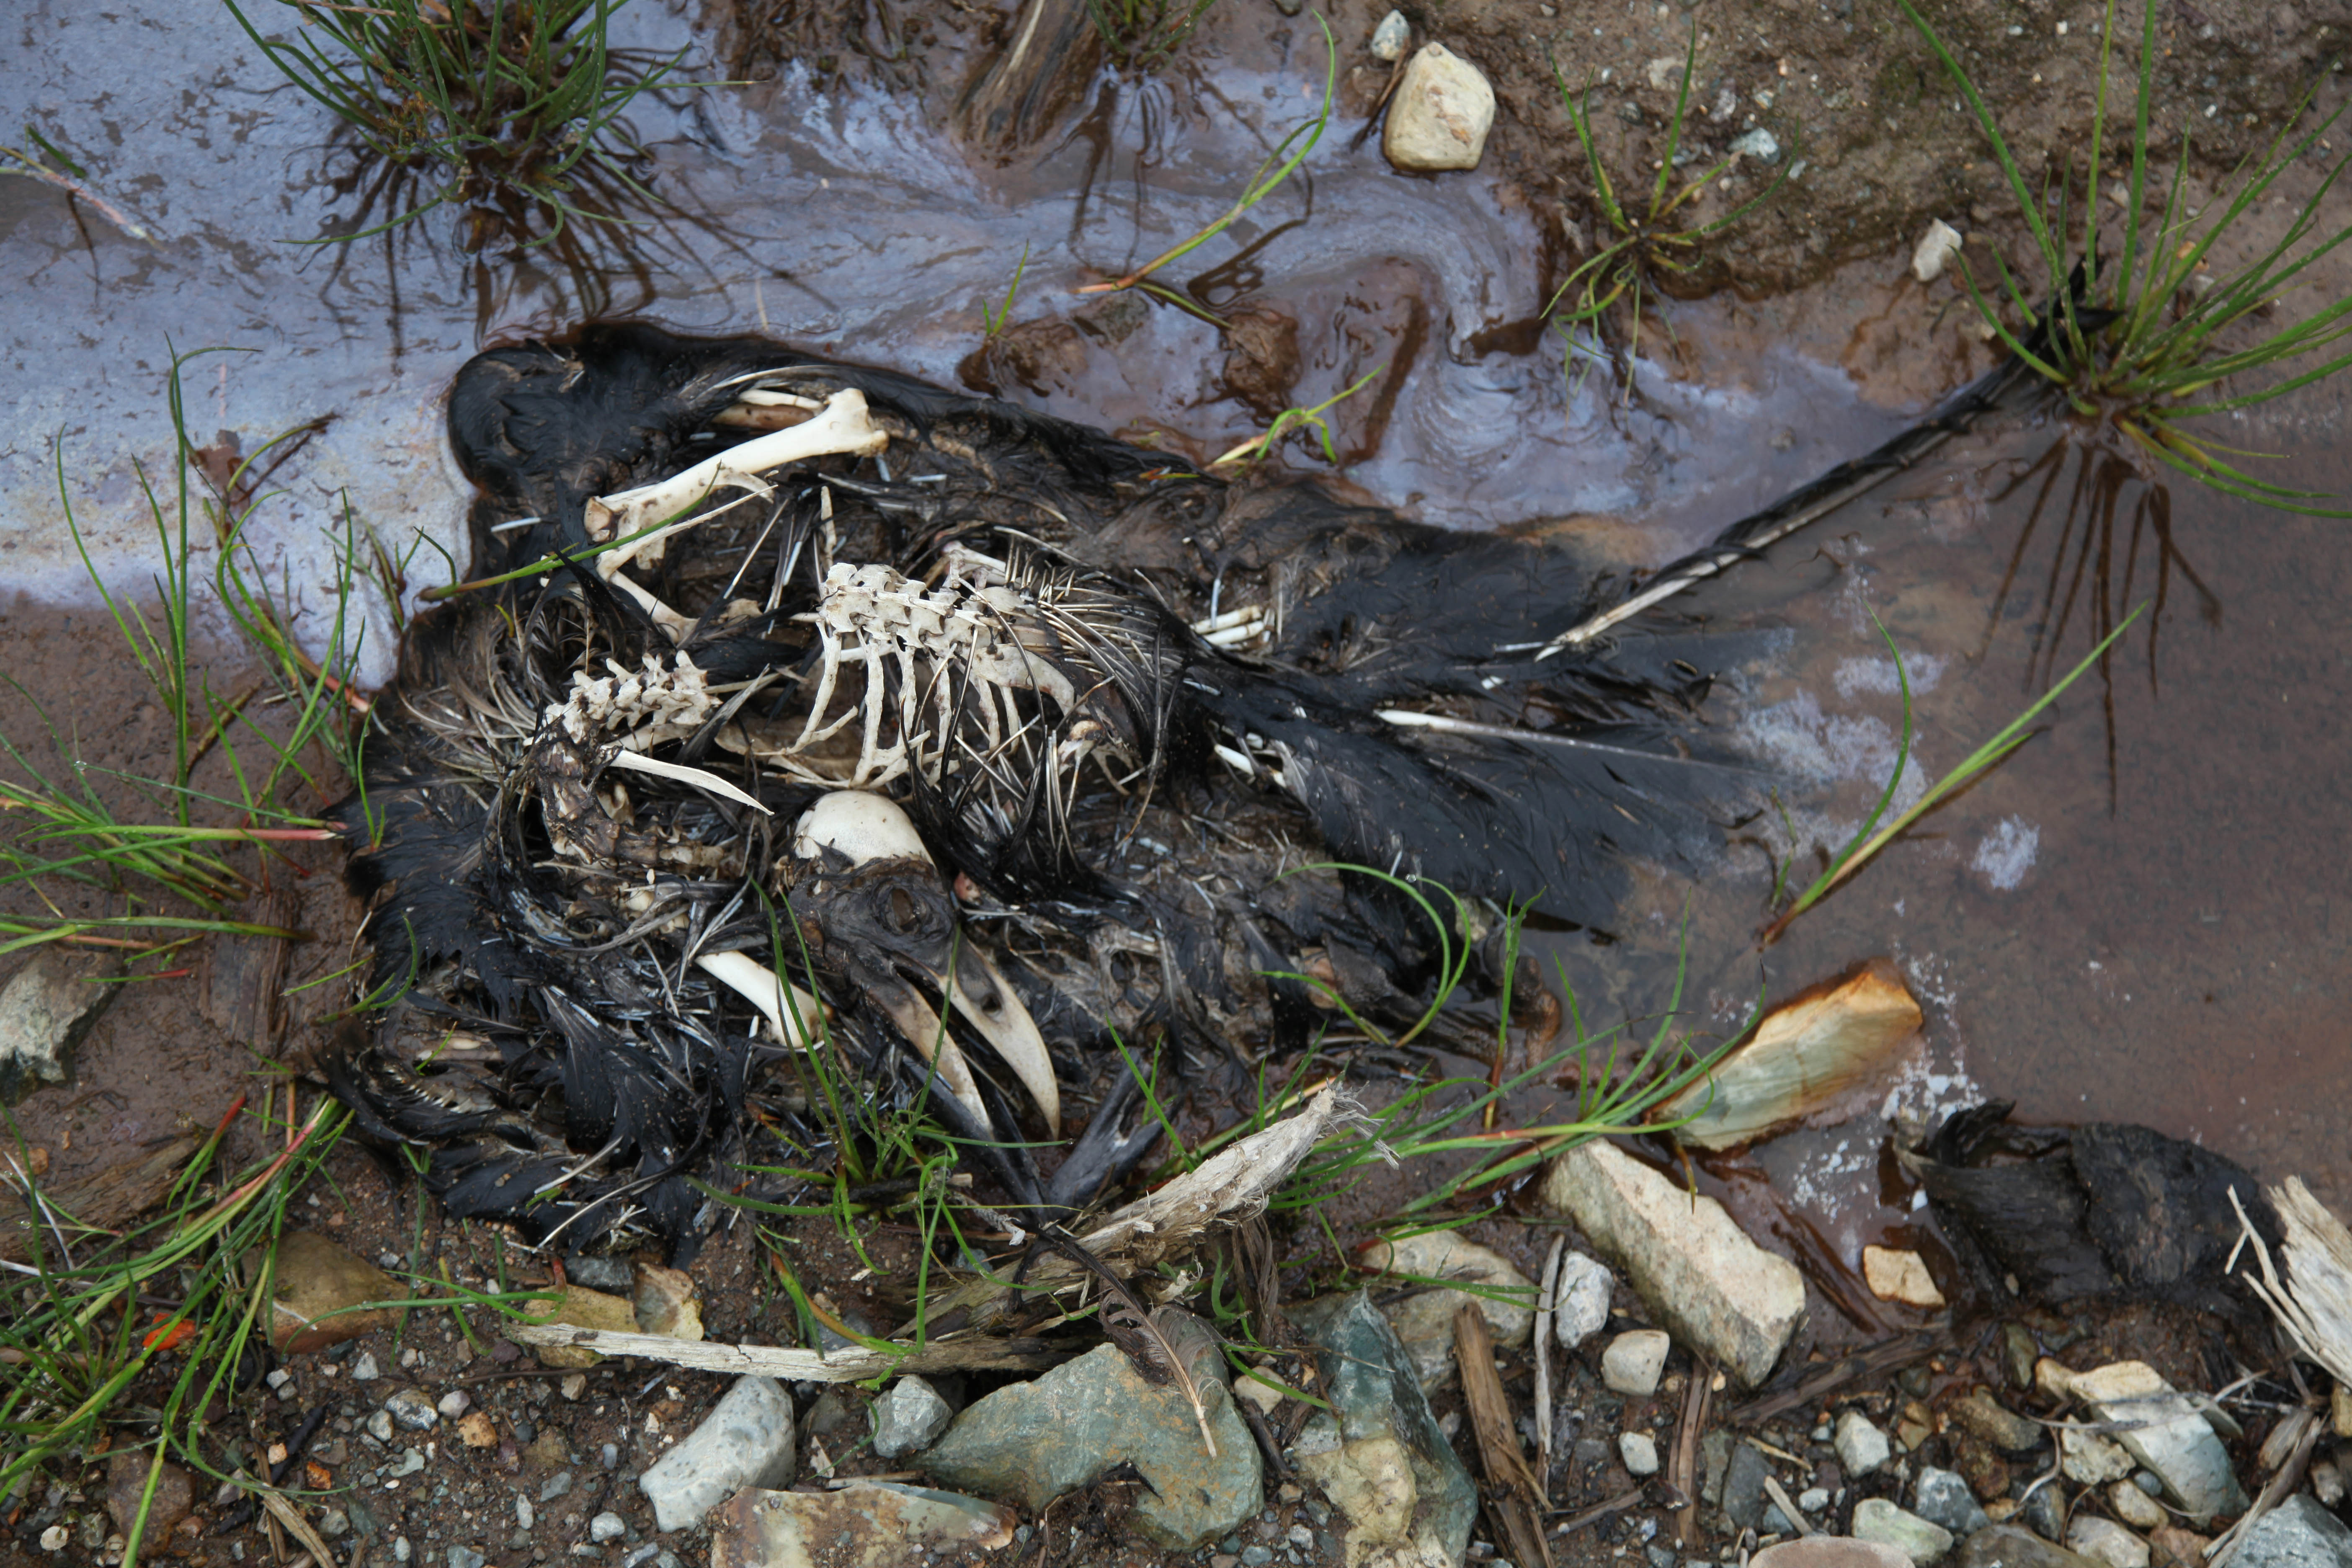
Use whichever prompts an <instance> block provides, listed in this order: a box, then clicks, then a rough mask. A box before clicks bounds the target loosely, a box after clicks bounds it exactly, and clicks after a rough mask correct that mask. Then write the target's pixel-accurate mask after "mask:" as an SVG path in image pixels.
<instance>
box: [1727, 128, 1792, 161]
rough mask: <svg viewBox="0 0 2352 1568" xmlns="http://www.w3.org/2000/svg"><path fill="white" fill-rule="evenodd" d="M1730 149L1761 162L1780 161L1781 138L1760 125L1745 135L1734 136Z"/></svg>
mask: <svg viewBox="0 0 2352 1568" xmlns="http://www.w3.org/2000/svg"><path fill="white" fill-rule="evenodd" d="M1730 151H1732V152H1734V153H1742V154H1744V155H1746V156H1748V157H1750V158H1753V159H1755V160H1756V161H1757V162H1759V163H1779V162H1780V138H1779V137H1778V136H1775V135H1773V134H1772V133H1771V132H1769V131H1767V130H1765V129H1764V127H1762V126H1761V125H1759V126H1758V127H1757V128H1756V129H1755V130H1753V131H1750V132H1748V133H1747V134H1746V135H1744V136H1738V137H1734V138H1733V139H1732V142H1731V147H1730Z"/></svg>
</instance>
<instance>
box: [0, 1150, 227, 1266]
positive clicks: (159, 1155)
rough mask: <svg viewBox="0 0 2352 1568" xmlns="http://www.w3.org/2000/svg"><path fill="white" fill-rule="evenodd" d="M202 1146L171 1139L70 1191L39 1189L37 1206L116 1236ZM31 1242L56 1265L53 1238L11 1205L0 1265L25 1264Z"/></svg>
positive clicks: (0, 1221) (32, 1212)
mask: <svg viewBox="0 0 2352 1568" xmlns="http://www.w3.org/2000/svg"><path fill="white" fill-rule="evenodd" d="M203 1142H204V1140H203V1139H201V1138H195V1137H183V1138H174V1139H173V1140H172V1141H171V1142H169V1143H166V1144H164V1145H163V1147H162V1148H160V1149H157V1150H155V1151H154V1152H152V1153H148V1154H142V1155H141V1156H140V1157H139V1158H137V1159H135V1160H126V1161H124V1162H123V1163H121V1164H119V1165H110V1166H108V1167H107V1168H106V1169H105V1170H102V1171H98V1172H95V1173H91V1174H89V1175H87V1176H84V1177H83V1178H82V1179H81V1180H80V1181H79V1182H76V1183H74V1184H72V1185H70V1186H65V1187H45V1188H43V1189H42V1190H41V1202H42V1203H43V1204H46V1205H47V1206H48V1207H49V1208H50V1209H52V1210H54V1211H55V1212H56V1213H57V1215H58V1216H59V1218H60V1219H65V1218H68V1217H69V1218H71V1219H73V1220H76V1221H79V1223H80V1224H82V1225H84V1226H94V1227H96V1228H98V1229H100V1230H121V1228H122V1227H123V1226H126V1225H129V1224H130V1223H131V1221H132V1220H134V1219H136V1218H138V1217H139V1216H140V1215H142V1214H143V1213H145V1212H146V1211H147V1210H148V1209H150V1208H152V1207H153V1206H154V1205H156V1204H157V1203H159V1202H161V1201H162V1200H163V1194H165V1193H167V1192H169V1191H171V1190H172V1183H173V1180H174V1179H175V1178H176V1177H177V1176H178V1174H179V1171H180V1167H181V1166H182V1165H184V1164H185V1163H187V1159H188V1156H189V1155H191V1154H193V1153H194V1152H196V1150H197V1149H198V1147H200V1146H201V1145H202V1144H203ZM36 1239H38V1241H39V1242H40V1246H41V1248H42V1251H43V1253H44V1255H45V1256H47V1257H48V1258H49V1259H50V1261H51V1262H53V1263H54V1262H56V1261H57V1258H56V1256H55V1254H56V1251H57V1238H56V1237H54V1236H53V1235H51V1234H50V1232H49V1228H48V1222H47V1220H46V1219H44V1218H43V1217H42V1215H40V1213H39V1211H38V1209H37V1207H36V1206H35V1205H32V1204H29V1203H17V1204H11V1205H8V1206H7V1208H6V1209H5V1211H0V1259H5V1260H6V1261H8V1262H10V1263H24V1262H26V1261H28V1260H29V1259H30V1258H32V1256H33V1248H34V1243H35V1241H36Z"/></svg>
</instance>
